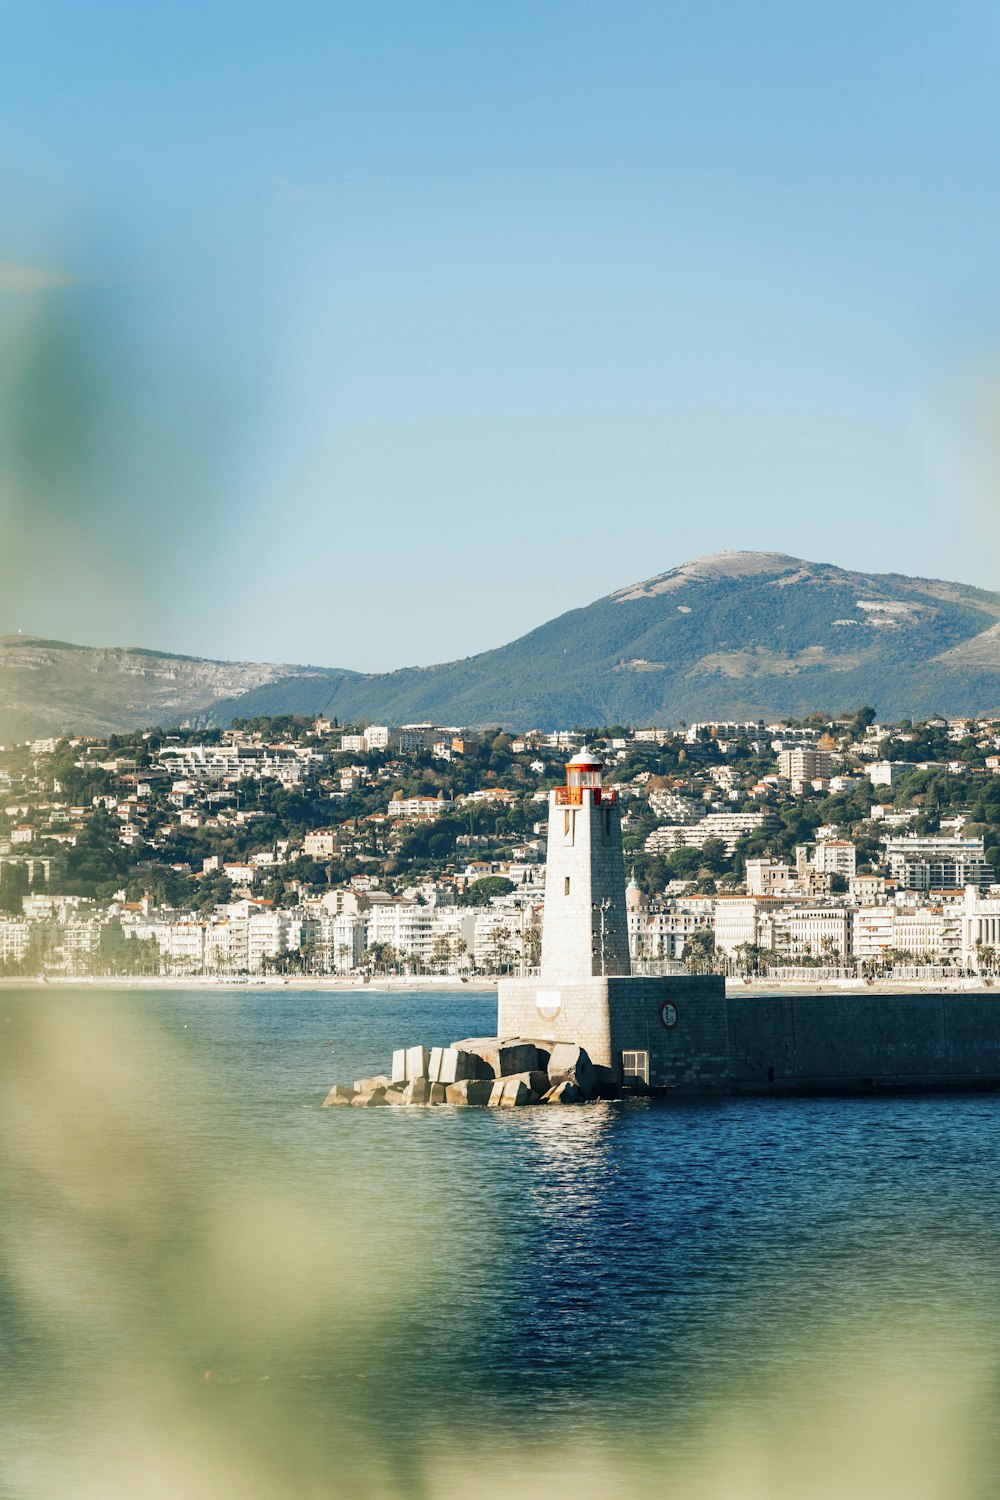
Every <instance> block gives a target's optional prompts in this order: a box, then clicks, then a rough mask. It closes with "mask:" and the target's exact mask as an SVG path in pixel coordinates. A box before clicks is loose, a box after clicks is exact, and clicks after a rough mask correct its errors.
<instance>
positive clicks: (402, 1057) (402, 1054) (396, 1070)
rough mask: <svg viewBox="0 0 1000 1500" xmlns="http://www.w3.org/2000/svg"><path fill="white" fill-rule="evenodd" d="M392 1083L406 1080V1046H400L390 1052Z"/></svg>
mask: <svg viewBox="0 0 1000 1500" xmlns="http://www.w3.org/2000/svg"><path fill="white" fill-rule="evenodd" d="M392 1081H393V1083H405V1082H406V1048H405V1047H400V1048H398V1049H397V1050H396V1051H395V1052H394V1053H393V1054H392Z"/></svg>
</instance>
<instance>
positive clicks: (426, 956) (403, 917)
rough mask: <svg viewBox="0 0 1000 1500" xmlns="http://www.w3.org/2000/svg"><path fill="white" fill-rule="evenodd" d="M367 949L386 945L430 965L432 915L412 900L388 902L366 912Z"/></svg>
mask: <svg viewBox="0 0 1000 1500" xmlns="http://www.w3.org/2000/svg"><path fill="white" fill-rule="evenodd" d="M365 915H366V918H367V937H366V946H367V947H369V948H372V947H374V946H375V944H376V943H385V944H387V945H388V946H389V947H390V948H393V949H394V950H395V951H396V952H397V953H402V954H404V955H405V956H406V957H407V958H416V959H419V960H420V961H421V962H422V963H425V964H426V963H429V961H430V958H431V951H432V949H433V946H434V913H433V909H432V908H431V907H429V906H419V905H417V904H416V903H415V902H412V901H387V902H384V903H379V904H377V905H374V906H372V907H371V908H370V910H369V911H368V912H366V914H365Z"/></svg>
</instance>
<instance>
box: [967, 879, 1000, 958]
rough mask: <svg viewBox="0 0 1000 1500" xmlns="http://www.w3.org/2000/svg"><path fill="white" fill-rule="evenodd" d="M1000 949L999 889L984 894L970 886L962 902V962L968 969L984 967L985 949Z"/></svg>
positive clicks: (999, 951)
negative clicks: (983, 955)
mask: <svg viewBox="0 0 1000 1500" xmlns="http://www.w3.org/2000/svg"><path fill="white" fill-rule="evenodd" d="M984 948H985V949H992V950H993V952H994V953H1000V892H998V891H996V890H993V891H990V893H989V895H987V896H983V895H981V894H980V893H979V891H978V890H976V889H975V888H974V887H967V889H966V891H965V898H964V901H963V904H962V964H963V967H965V968H967V969H978V968H980V967H982V953H983V949H984Z"/></svg>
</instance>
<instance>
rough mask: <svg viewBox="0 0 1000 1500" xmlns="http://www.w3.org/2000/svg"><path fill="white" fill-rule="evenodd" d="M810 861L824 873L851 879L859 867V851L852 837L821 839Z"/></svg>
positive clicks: (815, 868)
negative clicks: (851, 839)
mask: <svg viewBox="0 0 1000 1500" xmlns="http://www.w3.org/2000/svg"><path fill="white" fill-rule="evenodd" d="M810 863H811V864H812V867H813V869H814V870H818V871H819V872H820V873H822V874H825V875H842V876H843V877H844V879H845V880H850V878H851V876H852V875H853V874H854V873H855V871H856V870H857V867H858V851H857V848H856V847H855V845H854V844H853V843H852V842H851V841H850V839H821V840H820V841H819V842H818V843H817V844H816V847H815V848H814V849H813V853H812V859H811V861H810Z"/></svg>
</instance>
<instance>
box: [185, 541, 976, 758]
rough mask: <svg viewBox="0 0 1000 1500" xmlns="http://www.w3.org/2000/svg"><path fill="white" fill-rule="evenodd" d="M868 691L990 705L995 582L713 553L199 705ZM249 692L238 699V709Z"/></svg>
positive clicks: (944, 704) (571, 706)
mask: <svg viewBox="0 0 1000 1500" xmlns="http://www.w3.org/2000/svg"><path fill="white" fill-rule="evenodd" d="M866 702H870V703H872V704H873V705H874V706H875V707H876V708H877V709H878V712H879V713H880V714H881V715H882V716H883V717H886V718H888V717H905V716H913V717H919V716H920V715H928V714H931V713H935V712H940V713H946V714H969V713H973V712H976V711H978V712H987V711H990V710H992V709H993V708H995V707H996V706H997V705H998V704H1000V594H994V593H989V592H987V591H986V590H983V589H975V588H970V587H967V586H966V585H963V584H958V583H946V582H943V581H941V580H939V579H925V578H907V577H904V576H903V575H901V574H894V573H893V574H874V573H858V572H850V571H846V570H845V569H842V568H836V567H833V566H831V565H829V564H825V563H810V562H805V561H804V560H803V559H801V558H797V557H787V556H785V555H784V554H783V553H778V552H721V553H717V554H716V555H714V556H712V557H703V558H699V559H698V560H697V561H695V562H691V563H686V564H685V565H684V566H683V567H678V568H672V569H670V571H669V572H666V573H661V574H658V575H657V576H656V577H655V578H649V579H646V580H645V581H644V582H642V583H636V584H632V585H631V586H629V587H628V588H623V589H618V590H617V591H616V592H615V593H613V594H609V595H608V596H607V597H606V598H604V599H598V600H597V601H596V602H595V603H593V604H589V605H587V606H586V607H585V608H583V609H575V610H570V612H569V613H568V614H564V615H560V616H559V617H558V619H555V620H550V621H549V623H548V624H546V625H542V626H541V627H540V628H539V629H537V630H533V631H531V632H530V633H529V634H528V635H525V636H522V637H521V638H520V640H516V641H513V642H512V643H511V644H510V645H508V646H501V647H500V648H499V649H497V650H494V651H486V652H483V653H482V654H481V655H479V656H472V657H467V658H465V659H464V660H462V661H454V662H447V663H445V664H444V665H441V666H436V667H424V668H416V667H413V668H406V669H404V670H402V671H398V672H388V673H381V674H378V675H375V676H366V677H357V676H352V677H347V676H344V677H343V678H342V679H341V680H340V681H339V682H338V683H337V685H336V687H335V688H333V690H332V691H330V692H329V693H326V694H325V695H324V684H322V683H321V682H319V681H318V680H309V679H303V678H297V679H295V680H294V681H278V682H272V683H269V684H268V685H267V686H264V687H261V688H258V689H256V690H254V691H253V692H251V693H249V694H246V695H244V696H243V697H242V698H241V699H239V700H238V703H239V705H240V706H239V707H237V701H234V700H232V699H229V700H226V701H223V702H220V703H218V704H216V705H214V707H213V709H212V713H213V715H214V716H215V718H216V720H217V721H219V722H222V721H224V720H226V719H227V718H228V717H230V716H231V715H232V714H233V713H237V712H238V713H251V712H253V713H273V712H299V713H305V712H309V713H311V712H314V711H321V712H323V713H325V714H327V715H329V716H331V717H332V716H336V717H337V718H339V719H340V720H341V721H342V722H343V721H350V720H353V719H357V718H359V717H362V716H363V717H366V718H368V719H371V720H374V721H375V722H387V721H388V722H390V723H407V722H412V721H415V720H421V719H425V718H426V719H433V720H436V721H437V722H438V723H455V724H504V725H508V726H510V727H521V728H524V727H530V726H537V727H539V728H553V727H556V726H559V725H571V724H608V723H625V724H670V723H677V722H678V721H679V720H681V719H685V720H688V721H691V720H693V719H707V718H721V719H730V718H732V719H756V718H761V717H763V718H771V717H774V716H778V715H781V714H786V715H795V716H800V715H802V714H806V713H809V712H810V711H812V710H814V709H829V710H831V711H836V710H838V709H840V708H844V707H849V706H857V705H859V704H861V703H866ZM251 705H252V707H251Z"/></svg>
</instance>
